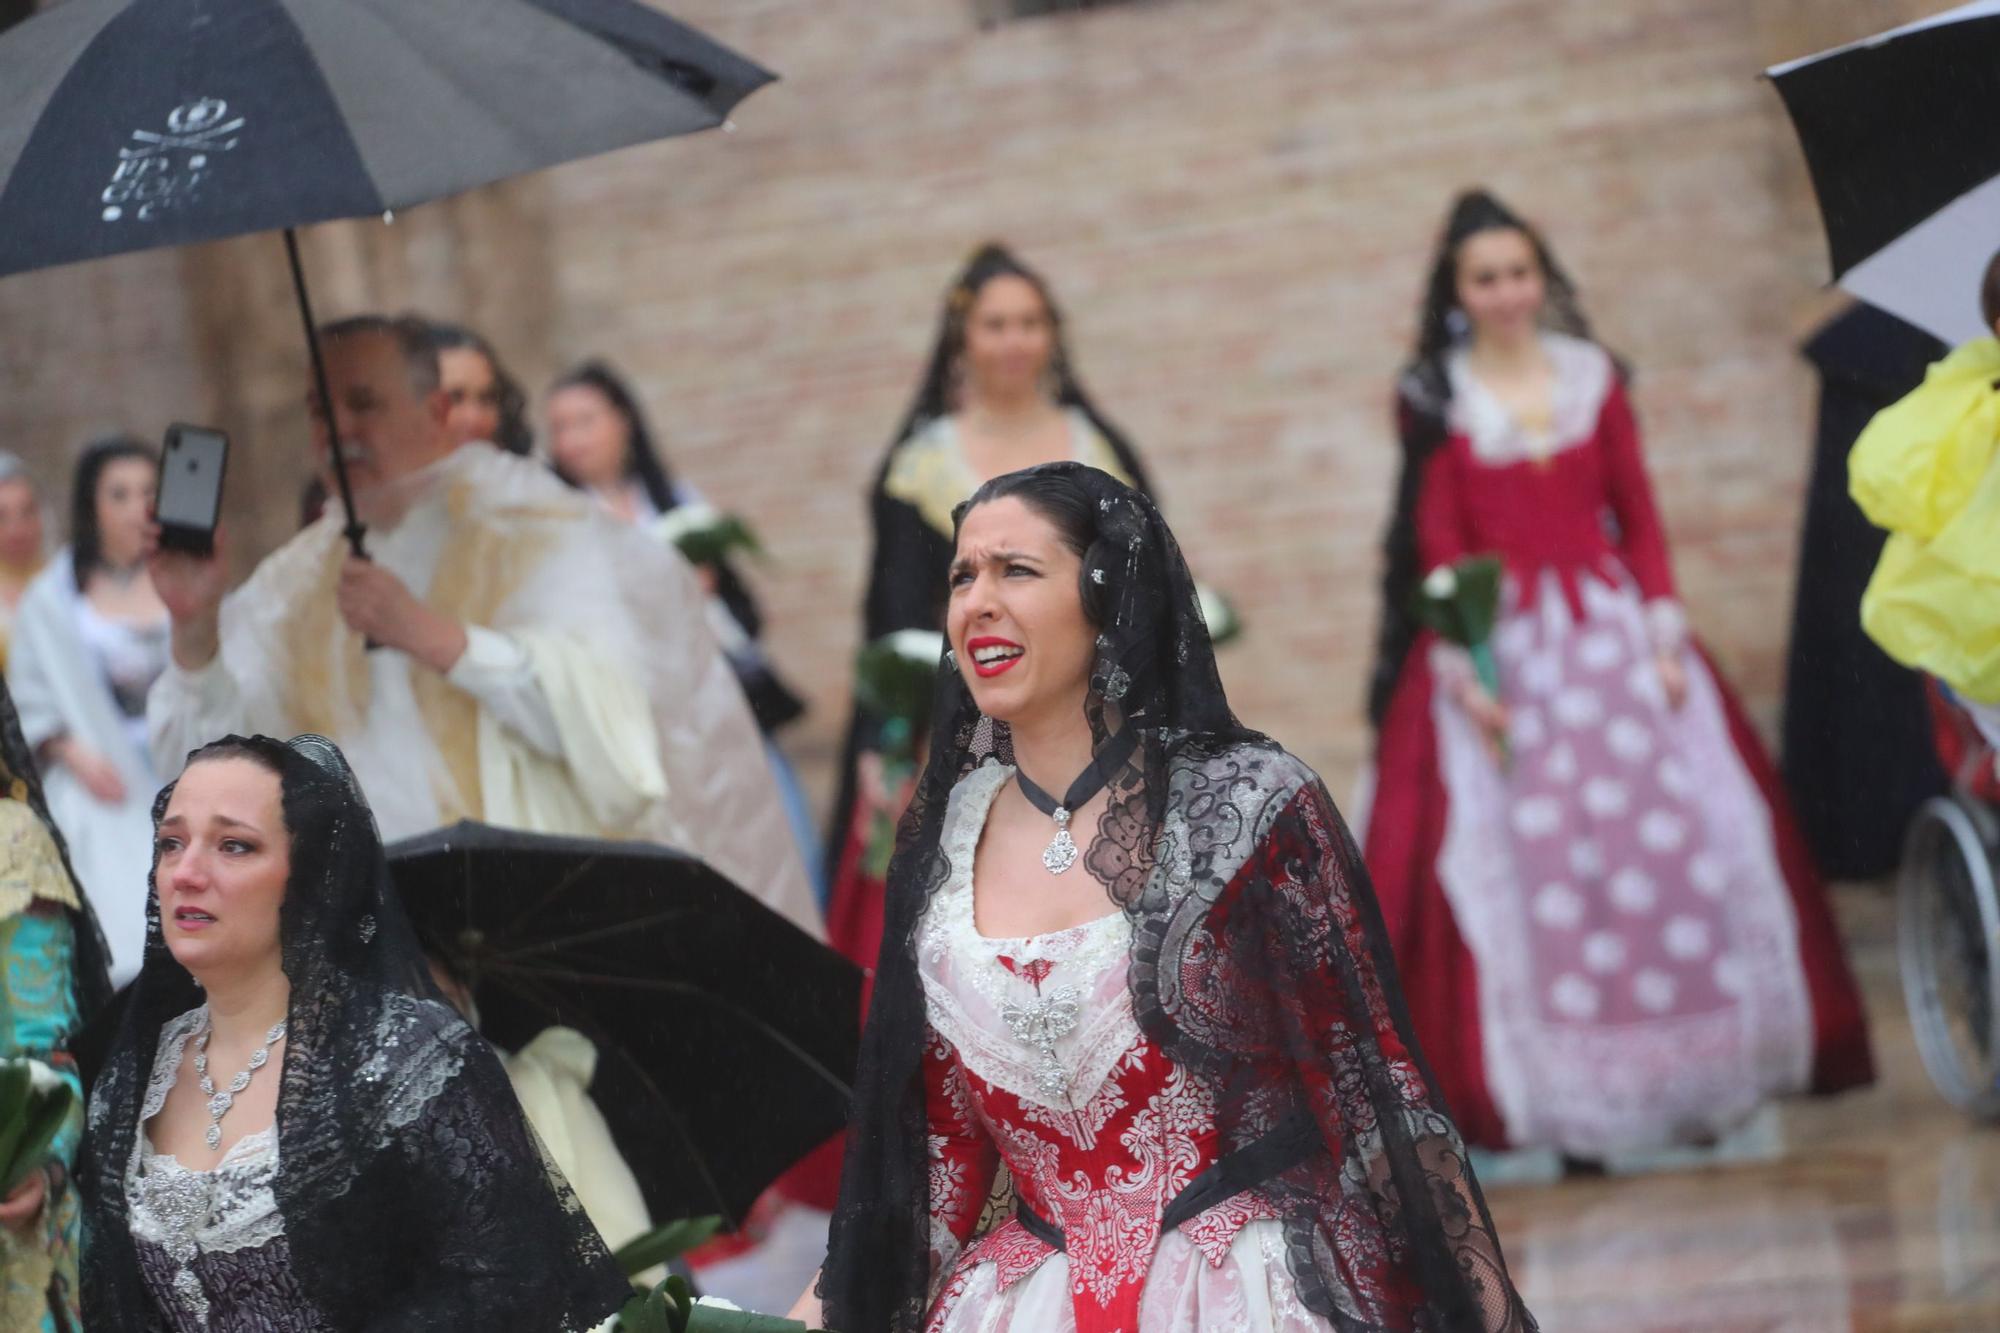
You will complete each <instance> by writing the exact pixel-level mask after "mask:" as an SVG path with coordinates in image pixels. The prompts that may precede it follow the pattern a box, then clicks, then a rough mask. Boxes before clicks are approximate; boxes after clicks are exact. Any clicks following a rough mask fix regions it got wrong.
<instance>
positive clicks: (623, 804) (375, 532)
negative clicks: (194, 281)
mask: <svg viewBox="0 0 2000 1333" xmlns="http://www.w3.org/2000/svg"><path fill="white" fill-rule="evenodd" d="M321 337H322V343H323V346H324V351H325V360H326V371H327V381H328V387H329V391H330V393H331V395H332V398H333V410H332V418H333V423H334V430H333V431H332V432H329V431H328V429H327V417H326V413H325V412H324V411H323V410H322V409H321V407H320V405H319V404H317V403H316V404H315V405H314V427H315V429H314V435H315V447H316V449H317V450H318V452H319V456H320V459H321V461H322V463H325V462H326V459H327V451H328V449H329V448H330V447H331V445H332V440H334V439H337V440H338V442H339V447H340V449H341V451H342V457H343V458H344V460H345V462H346V465H347V469H348V476H349V479H350V480H351V482H352V484H353V487H354V495H355V502H356V506H357V508H358V510H359V517H360V519H361V521H362V522H363V523H365V524H367V525H368V526H369V534H368V554H369V557H370V558H369V559H366V560H361V559H356V558H355V557H354V556H353V555H351V554H350V553H349V552H348V549H347V543H346V540H345V538H344V536H343V535H342V532H341V527H342V524H343V522H344V515H343V514H342V513H341V512H340V507H339V505H338V504H337V503H335V504H331V505H329V506H328V511H329V512H328V513H327V514H326V515H325V516H323V517H322V518H321V519H319V521H317V522H316V523H314V524H313V525H312V526H310V527H308V528H307V529H306V530H305V531H303V532H301V533H300V534H299V535H298V536H297V537H295V538H293V539H292V540H291V541H290V542H288V543H286V545H285V546H283V547H282V548H280V549H279V550H278V551H276V552H274V553H273V554H272V555H271V556H269V557H268V558H267V559H266V560H265V561H264V562H263V563H262V564H260V565H259V566H258V567H257V569H256V571H255V572H254V573H253V574H252V575H251V576H250V578H249V579H248V580H247V581H246V582H245V583H244V584H243V586H242V587H240V588H238V589H237V590H235V591H234V592H232V593H229V594H228V595H227V596H225V595H224V585H225V578H226V576H225V573H224V569H223V565H222V562H221V561H220V560H219V559H217V558H212V557H207V558H205V557H197V556H193V555H190V554H187V553H185V552H179V551H166V550H162V551H158V552H156V553H155V554H154V555H153V557H152V561H151V572H152V576H153V582H154V586H155V587H156V588H157V589H158V590H159V593H160V596H161V598H162V600H164V601H165V602H166V604H167V608H168V610H169V612H170V613H171V615H172V618H173V654H172V657H173V661H172V664H171V665H170V666H169V667H168V669H167V671H166V673H165V674H164V675H163V676H162V677H161V678H160V680H159V681H158V683H157V684H155V685H154V687H153V691H152V694H151V696H150V698H149V699H148V704H147V719H148V726H149V730H150V735H151V740H152V748H153V752H154V756H155V759H156V761H157V762H158V763H159V765H160V771H161V772H163V773H178V772H179V771H180V768H181V766H182V763H183V762H184V761H185V758H186V756H187V754H188V752H189V751H190V750H192V749H194V748H196V747H197V746H199V745H201V744H204V743H206V742H207V741H210V740H213V739H214V738H216V737H217V736H220V735H223V734H225V733H228V732H232V731H234V732H249V731H257V732H265V733H268V734H272V735H279V736H286V735H291V734H293V733H296V732H302V731H315V732H319V733H321V734H323V735H326V736H330V737H332V738H333V739H334V740H335V741H337V742H339V744H340V746H341V748H342V749H343V750H345V751H346V753H347V756H348V759H349V761H350V762H351V763H352V764H353V766H354V770H355V772H356V774H357V775H358V776H359V778H360V780H361V783H362V786H363V787H364V789H365V790H366V792H367V795H368V798H369V802H370V804H371V805H372V806H373V807H374V811H375V816H376V819H377V820H378V821H379V822H380V824H381V826H382V832H383V836H384V837H387V838H391V839H393V838H398V837H402V836H406V835H408V834H412V833H418V832H422V831H424V830H426V829H429V828H433V827H436V826H438V825H440V824H445V823H450V822H452V821H454V820H458V819H478V820H483V821H485V822H487V823H492V824H502V825H507V826H509V827H516V828H524V829H529V830H533V831H536V832H545V833H565V834H575V835H582V836H593V837H614V838H622V837H636V838H648V839H652V840H655V841H659V842H664V843H667V844H669V845H672V846H675V847H679V848H682V849H683V850H686V851H689V852H691V853H693V854H695V855H697V856H700V857H701V858H702V859H703V860H705V861H707V862H708V863H709V864H710V865H712V866H714V867H715V868H716V869H717V870H719V871H721V872H722V873H723V874H724V875H726V876H728V877H729V878H730V879H731V880H733V881H734V882H736V883H737V884H739V885H741V886H742V887H743V888H745V889H747V890H748V891H749V892H751V893H752V894H754V895H756V896H757V897H759V898H761V899H762V900H763V901H765V902H766V903H768V904H769V905H771V906H772V907H773V908H775V909H776V910H778V911H779V912H781V913H783V914H784V915H785V916H787V917H789V918H791V919H792V920H794V921H795V922H797V923H798V924H800V925H801V926H803V927H805V928H806V929H807V930H809V931H812V932H813V933H814V934H818V933H820V924H819V918H818V912H817V909H816V907H815V906H814V904H813V899H812V895H811V891H810V889H809V887H808V885H807V882H806V877H805V872H804V869H803V867H802V865H801V864H800V861H799V858H798V855H797V852H796V850H795V849H794V847H793V844H792V840H791V838H790V836H789V834H788V830H787V825H786V822H785V816H784V813H783V810H782V808H781V807H780V804H779V800H778V794H777V790H776V787H775V785H774V783H773V782H772V780H771V776H770V772H769V770H768V769H767V768H766V767H765V764H764V758H763V752H762V749H761V746H760V743H759V739H758V734H757V729H756V724H755V723H754V722H753V721H752V720H751V717H750V713H749V710H748V708H747V707H746V706H745V705H744V703H743V699H742V695H741V692H740V691H739V690H738V688H737V686H736V682H735V678H734V677H733V676H732V674H731V673H730V670H729V667H728V665H727V662H726V661H725V659H724V658H723V656H722V653H721V651H720V650H719V649H718V648H717V647H716V645H715V642H714V640H713V638H712V637H711V635H710V633H709V631H708V628H707V626H706V623H705V621H704V617H703V613H702V595H701V592H700V590H699V589H698V588H697V587H696V585H695V582H694V579H693V577H692V576H691V574H690V573H689V571H688V568H687V566H686V564H685V562H684V561H682V560H681V558H680V556H679V555H678V554H677V553H676V552H674V551H672V550H670V549H666V548H665V547H663V546H662V545H661V544H660V543H657V542H653V541H650V540H648V539H647V538H646V537H645V536H644V535H642V534H640V533H639V532H637V531H636V530H633V529H629V528H625V527H622V526H620V525H618V524H614V523H612V522H611V521H609V520H608V519H605V518H603V517H602V516H600V515H598V514H597V513H595V512H594V510H593V509H592V507H591V505H590V503H589V502H588V501H587V500H586V499H584V498H583V497H582V496H580V495H578V494H576V493H575V492H573V491H571V490H570V489H569V488H568V487H566V486H564V485H563V484H562V483H561V482H560V481H558V480H557V479H556V478H555V477H554V476H552V475H550V474H549V472H548V471H547V470H546V469H545V468H543V467H542V466H541V465H539V464H538V463H535V462H532V461H529V460H526V459H521V458H516V457H512V456H510V455H506V454H503V453H502V452H501V451H499V450H498V449H495V448H492V447H490V446H487V445H479V444H473V445H465V446H462V447H456V446H455V441H454V439H453V437H452V435H451V433H450V431H449V429H448V427H447V425H446V417H447V414H448V412H449V409H450V403H449V400H448V398H447V397H446V396H445V395H444V394H443V393H442V392H441V391H440V389H439V387H438V363H437V354H436V351H435V349H434V347H433V345H432V343H431V341H430V337H429V330H428V327H427V326H426V325H425V324H423V323H422V322H421V321H419V320H415V319H410V318H402V319H389V318H384V317H380V316H363V317H359V318H356V319H349V320H343V321H341V322H339V323H337V324H334V325H331V326H329V327H328V328H326V329H325V330H324V331H323V332H322V335H321ZM371 641H372V643H373V644H375V645H376V647H375V648H374V649H373V650H369V649H366V648H365V647H364V644H366V643H369V642H371Z"/></svg>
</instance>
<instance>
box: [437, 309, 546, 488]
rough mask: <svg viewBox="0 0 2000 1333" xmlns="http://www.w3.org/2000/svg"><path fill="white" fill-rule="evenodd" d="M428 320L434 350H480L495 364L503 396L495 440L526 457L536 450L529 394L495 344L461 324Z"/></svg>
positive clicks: (495, 384) (495, 376) (496, 380)
mask: <svg viewBox="0 0 2000 1333" xmlns="http://www.w3.org/2000/svg"><path fill="white" fill-rule="evenodd" d="M426 322H427V323H428V324H429V325H430V342H431V347H432V348H433V349H434V350H435V351H437V352H438V353H440V354H442V353H445V352H461V351H463V352H477V353H479V354H480V355H481V356H483V357H485V358H486V364H487V365H488V366H491V367H492V368H493V387H494V389H495V390H496V391H498V393H499V397H500V402H499V407H500V428H499V430H498V431H497V432H496V436H497V438H496V439H495V440H494V441H493V443H494V444H497V445H499V446H500V447H501V448H502V449H505V450H506V451H507V452H508V453H510V454H518V455H520V456H521V457H523V458H525V457H527V456H528V455H529V454H531V453H533V452H534V450H535V432H534V430H533V429H532V428H531V427H530V426H529V425H528V395H527V394H525V393H523V392H522V391H521V382H520V381H519V380H517V379H515V378H514V377H513V375H512V374H510V373H509V372H508V370H507V367H506V365H505V363H503V362H502V361H501V360H500V355H499V353H497V352H495V351H494V350H493V344H492V343H490V342H488V341H486V339H484V338H482V337H480V336H479V335H478V334H477V333H474V332H473V331H472V330H471V329H468V328H466V327H464V326H463V325H460V324H442V323H439V322H438V321H436V320H428V321H426Z"/></svg>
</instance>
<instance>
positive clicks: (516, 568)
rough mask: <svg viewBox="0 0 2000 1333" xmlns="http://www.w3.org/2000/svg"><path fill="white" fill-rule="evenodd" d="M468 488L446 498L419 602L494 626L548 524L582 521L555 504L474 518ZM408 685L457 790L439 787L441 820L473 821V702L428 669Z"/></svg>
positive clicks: (533, 560)
mask: <svg viewBox="0 0 2000 1333" xmlns="http://www.w3.org/2000/svg"><path fill="white" fill-rule="evenodd" d="M473 499H474V497H473V487H472V484H471V483H470V482H466V481H462V480H461V481H459V482H457V483H456V484H455V485H453V487H452V488H451V490H450V491H449V492H448V493H447V495H446V496H445V501H444V503H445V514H446V532H447V533H448V534H449V535H448V536H447V537H446V539H445V547H444V554H443V555H442V556H441V557H440V558H439V560H438V567H437V572H436V574H434V575H433V576H432V578H431V587H430V595H429V596H428V597H426V598H425V599H424V600H425V602H426V603H427V604H428V605H429V606H430V607H431V608H432V609H433V610H435V611H437V612H439V613H440V614H442V615H447V616H450V617H451V618H452V619H454V620H456V621H458V622H459V623H460V624H461V625H483V626H486V627H488V628H492V627H494V621H495V619H496V618H497V617H498V615H499V613H500V610H501V608H502V607H504V606H506V605H507V602H508V601H509V599H510V598H512V597H513V596H514V594H515V593H516V592H517V591H519V589H520V588H521V585H522V584H524V583H526V582H527V580H528V578H529V577H530V576H531V575H532V574H533V572H534V570H535V568H536V566H538V565H539V564H540V563H541V562H542V559H543V557H544V555H545V553H546V552H547V551H548V549H549V547H550V546H551V545H552V544H553V537H552V535H551V534H550V533H549V531H548V530H547V528H548V526H550V525H555V526H558V527H559V526H560V525H562V524H565V523H575V522H579V521H582V520H581V517H580V515H579V514H577V513H576V512H575V511H573V510H564V509H560V508H557V507H555V506H548V507H531V506H521V507H516V508H510V509H508V510H506V511H504V512H502V513H497V514H494V513H489V514H482V515H477V516H474V515H473V514H472V512H471V511H472V507H473ZM411 684H412V686H413V688H414V692H415V694H416V699H417V711H418V712H419V713H420V714H422V716H423V720H424V730H425V731H427V732H429V733H430V737H431V741H432V743H433V744H434V745H436V746H437V748H438V753H439V754H440V755H442V756H443V758H444V764H445V772H446V773H447V774H448V775H449V777H450V781H451V783H452V785H453V787H455V788H456V790H455V791H440V792H438V794H437V795H438V818H439V820H440V821H441V822H443V823H447V824H449V823H452V822H454V821H455V820H459V819H479V818H481V817H482V815H483V813H484V811H485V808H486V802H485V796H484V792H483V790H482V788H481V784H480V780H479V705H478V703H477V702H476V701H475V700H474V699H473V698H472V696H471V695H469V694H467V693H465V691H463V690H461V689H459V688H458V687H456V686H454V685H453V684H451V683H450V682H449V681H447V680H446V679H445V678H444V677H443V676H441V675H439V674H437V673H436V672H434V671H421V670H420V671H416V672H414V673H413V676H412V681H411Z"/></svg>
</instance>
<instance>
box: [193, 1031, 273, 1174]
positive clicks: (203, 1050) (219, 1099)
mask: <svg viewBox="0 0 2000 1333" xmlns="http://www.w3.org/2000/svg"><path fill="white" fill-rule="evenodd" d="M214 1033H215V1026H214V1024H212V1023H209V1022H207V1021H204V1022H203V1023H202V1025H201V1042H200V1044H198V1045H197V1046H196V1047H195V1052H194V1072H195V1073H197V1074H199V1075H200V1076H201V1090H202V1092H203V1093H205V1094H207V1097H208V1120H209V1125H208V1132H207V1134H206V1135H204V1136H203V1137H204V1138H205V1139H206V1140H207V1143H208V1147H209V1151H210V1152H213V1151H215V1149H217V1148H220V1147H221V1146H222V1117H224V1116H225V1115H228V1114H229V1108H230V1107H232V1106H234V1105H235V1104H236V1094H237V1093H239V1092H242V1091H243V1090H244V1089H245V1088H247V1087H249V1086H250V1076H251V1075H252V1074H255V1073H256V1072H257V1071H258V1070H260V1069H262V1068H263V1067H264V1066H265V1065H267V1064H269V1063H270V1062H271V1047H272V1046H274V1045H276V1044H277V1043H278V1042H280V1041H283V1040H284V1039H285V1020H284V1019H282V1018H281V1019H279V1020H278V1021H277V1022H276V1023H274V1024H272V1026H271V1030H270V1031H269V1032H266V1033H265V1034H264V1044H263V1045H262V1046H259V1047H258V1048H257V1049H256V1050H254V1051H252V1052H250V1063H249V1065H247V1066H246V1067H245V1068H244V1070H243V1072H242V1073H240V1074H238V1075H237V1076H236V1077H235V1078H232V1079H230V1080H229V1086H228V1087H227V1088H225V1089H224V1090H222V1091H221V1092H217V1091H216V1090H215V1083H214V1081H213V1080H212V1079H210V1078H209V1076H208V1039H209V1038H210V1037H211V1036H213V1035H214Z"/></svg>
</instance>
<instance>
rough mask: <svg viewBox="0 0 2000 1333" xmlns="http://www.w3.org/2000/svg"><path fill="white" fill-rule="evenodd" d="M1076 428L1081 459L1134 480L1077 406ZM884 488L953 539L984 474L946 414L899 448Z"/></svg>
mask: <svg viewBox="0 0 2000 1333" xmlns="http://www.w3.org/2000/svg"><path fill="white" fill-rule="evenodd" d="M1069 420H1070V431H1071V433H1072V435H1073V436H1074V438H1075V440H1076V451H1075V454H1074V457H1075V458H1076V460H1077V461H1078V462H1080V463H1088V464H1089V465H1090V466H1092V467H1094V468H1097V469H1099V470H1100V471H1103V472H1108V473H1110V474H1111V475H1112V476H1114V477H1116V478H1118V480H1120V481H1122V482H1124V483H1125V484H1126V485H1127V486H1130V485H1131V484H1132V478H1131V477H1130V476H1129V475H1128V474H1127V473H1126V471H1125V469H1124V468H1123V467H1122V466H1121V465H1120V464H1119V462H1118V451H1117V450H1115V449H1113V448H1112V447H1111V441H1109V440H1107V439H1105V438H1104V435H1103V433H1102V432H1101V431H1099V430H1098V429H1097V427H1096V426H1095V425H1093V424H1092V423H1091V420H1090V418H1089V417H1087V416H1085V415H1084V414H1083V413H1082V412H1080V411H1076V410H1074V409H1072V410H1071V411H1070V412H1069ZM882 489H883V490H884V491H886V492H888V493H889V494H890V495H892V496H894V497H895V498H896V499H898V500H901V501H902V502H903V503H905V504H907V505H909V506H910V507H911V508H912V509H915V510H916V511H917V513H918V514H920V515H922V517H923V520H924V522H926V523H928V524H930V525H931V526H932V527H933V528H935V529H937V530H938V531H939V532H941V533H943V534H944V535H945V536H947V537H949V536H950V535H951V511H952V510H954V509H956V508H958V506H959V502H960V501H962V500H964V499H965V497H966V496H968V495H970V494H972V493H973V492H974V491H976V490H978V489H979V478H978V477H977V476H976V475H975V474H974V473H973V471H972V469H971V468H970V467H969V466H967V464H966V461H965V454H964V452H963V451H962V450H960V449H959V447H958V432H957V428H956V426H954V425H953V423H952V422H951V421H950V420H949V419H948V418H943V417H940V418H938V419H937V420H934V421H931V422H929V423H927V424H926V425H925V426H924V427H923V428H922V429H921V430H919V431H917V433H916V434H914V435H912V436H910V438H908V439H907V440H904V441H903V442H902V443H901V444H899V445H897V446H896V452H895V453H894V455H892V456H891V458H890V460H889V470H888V473H887V474H886V475H885V476H884V477H883V478H882Z"/></svg>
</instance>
